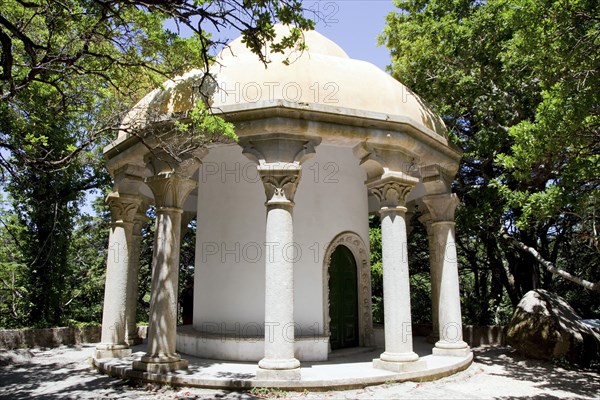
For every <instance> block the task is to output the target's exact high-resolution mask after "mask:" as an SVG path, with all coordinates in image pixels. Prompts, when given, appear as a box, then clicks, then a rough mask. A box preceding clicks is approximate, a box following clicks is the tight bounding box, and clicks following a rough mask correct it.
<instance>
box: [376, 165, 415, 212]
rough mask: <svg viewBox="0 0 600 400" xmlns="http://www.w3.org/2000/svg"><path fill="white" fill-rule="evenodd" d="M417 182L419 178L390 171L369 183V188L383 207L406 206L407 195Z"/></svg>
mask: <svg viewBox="0 0 600 400" xmlns="http://www.w3.org/2000/svg"><path fill="white" fill-rule="evenodd" d="M417 182H418V179H417V178H413V177H411V176H408V175H405V174H403V173H398V174H394V173H388V174H387V176H384V177H383V178H381V179H379V180H376V181H373V182H369V183H367V188H368V189H369V191H370V192H371V193H372V194H373V195H374V196H375V197H376V198H377V199H378V200H379V204H380V207H381V208H396V207H405V205H406V196H408V193H409V192H410V191H411V190H412V188H413V187H414V186H415V185H416V184H417Z"/></svg>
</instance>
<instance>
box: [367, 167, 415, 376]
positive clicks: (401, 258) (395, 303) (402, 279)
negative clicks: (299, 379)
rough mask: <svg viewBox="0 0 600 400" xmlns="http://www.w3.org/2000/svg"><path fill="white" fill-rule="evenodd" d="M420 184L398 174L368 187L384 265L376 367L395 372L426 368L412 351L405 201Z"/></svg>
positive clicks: (413, 179) (374, 362) (374, 363)
mask: <svg viewBox="0 0 600 400" xmlns="http://www.w3.org/2000/svg"><path fill="white" fill-rule="evenodd" d="M417 182H418V180H417V179H416V178H413V177H410V176H408V175H406V174H403V173H397V174H389V175H388V176H384V177H383V178H382V179H379V180H377V181H375V182H371V183H368V185H367V187H368V188H369V190H370V191H371V193H373V194H374V195H375V196H376V197H377V198H378V199H379V201H380V207H381V208H380V215H381V246H382V262H383V303H384V329H385V351H384V352H383V353H382V354H381V356H380V358H378V359H375V360H373V366H374V367H375V368H381V369H387V370H391V371H395V372H402V371H414V370H417V369H422V368H424V367H425V362H424V361H422V360H419V356H418V355H417V353H415V352H414V351H413V342H412V325H411V310H410V281H409V272H408V251H407V245H408V243H407V235H406V221H405V214H406V207H405V199H406V196H407V194H408V193H409V192H410V190H411V189H412V188H413V186H414V185H415V184H416V183H417Z"/></svg>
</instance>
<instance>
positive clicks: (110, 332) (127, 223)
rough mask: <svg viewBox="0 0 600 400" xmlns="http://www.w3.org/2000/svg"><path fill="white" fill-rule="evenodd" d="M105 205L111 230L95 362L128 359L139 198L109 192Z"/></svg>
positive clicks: (129, 353)
mask: <svg viewBox="0 0 600 400" xmlns="http://www.w3.org/2000/svg"><path fill="white" fill-rule="evenodd" d="M106 201H107V203H108V205H109V207H110V212H111V230H110V234H109V240H108V258H107V261H106V284H105V288H104V309H103V312H102V337H101V340H100V343H99V344H98V345H97V346H96V358H109V357H127V356H130V355H131V349H130V348H129V345H128V344H127V342H126V333H125V330H126V321H127V306H128V304H127V297H128V296H127V294H128V293H127V291H128V287H129V285H130V282H129V280H130V274H129V261H130V253H131V251H132V249H131V247H132V234H133V221H134V217H135V214H136V212H137V210H138V207H139V205H140V203H141V198H140V197H137V196H130V195H122V194H119V193H117V192H113V193H111V194H109V195H108V197H107V200H106Z"/></svg>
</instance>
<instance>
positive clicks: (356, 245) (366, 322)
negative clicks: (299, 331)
mask: <svg viewBox="0 0 600 400" xmlns="http://www.w3.org/2000/svg"><path fill="white" fill-rule="evenodd" d="M339 245H344V246H346V247H347V248H348V249H349V250H350V252H351V253H352V256H353V257H354V261H355V262H356V274H357V283H358V288H357V289H358V290H357V292H358V345H359V346H361V347H365V346H372V345H373V316H372V311H371V263H370V257H369V248H368V247H367V246H366V245H365V242H364V241H363V240H362V239H361V237H360V236H359V235H357V234H356V233H354V232H350V231H346V232H342V233H340V234H338V235H337V236H336V237H334V238H333V240H332V241H331V242H329V244H328V246H327V249H326V250H325V257H324V258H323V321H324V329H323V332H324V333H325V335H326V336H327V337H328V338H329V336H330V334H331V332H330V330H329V323H330V318H329V266H330V264H331V255H332V254H333V252H334V250H335V249H336V248H337V247H338V246H339ZM329 351H331V346H330V347H329Z"/></svg>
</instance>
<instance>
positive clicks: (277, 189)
mask: <svg viewBox="0 0 600 400" xmlns="http://www.w3.org/2000/svg"><path fill="white" fill-rule="evenodd" d="M301 168H302V167H300V164H299V163H261V164H260V165H259V166H258V167H257V170H258V173H259V174H260V178H261V180H262V182H263V186H264V187H265V194H266V196H267V205H270V204H288V205H292V206H293V205H294V195H295V193H296V188H297V187H298V182H299V181H300V176H301V173H302V169H301Z"/></svg>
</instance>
